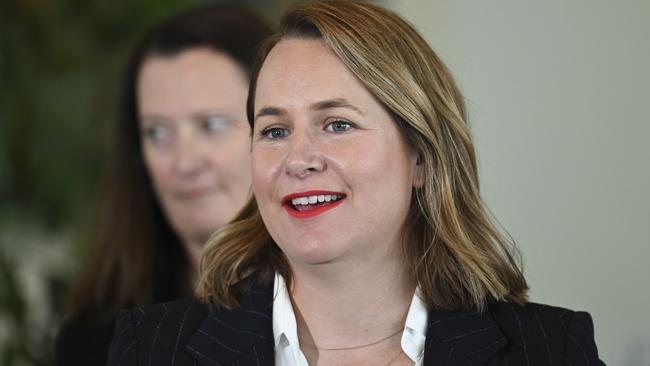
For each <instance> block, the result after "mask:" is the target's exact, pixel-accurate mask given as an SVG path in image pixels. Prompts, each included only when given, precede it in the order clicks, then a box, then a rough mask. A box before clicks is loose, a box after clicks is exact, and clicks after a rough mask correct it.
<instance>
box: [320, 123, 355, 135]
mask: <svg viewBox="0 0 650 366" xmlns="http://www.w3.org/2000/svg"><path fill="white" fill-rule="evenodd" d="M325 128H326V129H327V130H328V131H330V132H335V133H341V132H345V131H347V130H349V129H350V128H352V124H351V123H350V122H347V121H343V120H338V121H334V122H331V123H329V124H328V125H327V127H325Z"/></svg>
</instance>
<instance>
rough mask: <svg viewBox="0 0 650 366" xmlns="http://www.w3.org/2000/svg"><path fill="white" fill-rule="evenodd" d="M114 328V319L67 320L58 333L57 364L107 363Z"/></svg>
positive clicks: (96, 365)
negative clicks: (103, 320) (90, 321)
mask: <svg viewBox="0 0 650 366" xmlns="http://www.w3.org/2000/svg"><path fill="white" fill-rule="evenodd" d="M114 329H115V320H114V319H113V320H109V321H106V322H104V323H88V322H85V321H82V320H79V319H68V320H66V321H65V322H63V324H61V327H60V328H59V332H58V333H57V335H56V341H55V357H56V365H58V366H68V365H88V366H103V365H106V355H107V354H108V346H109V344H110V342H111V338H113V330H114Z"/></svg>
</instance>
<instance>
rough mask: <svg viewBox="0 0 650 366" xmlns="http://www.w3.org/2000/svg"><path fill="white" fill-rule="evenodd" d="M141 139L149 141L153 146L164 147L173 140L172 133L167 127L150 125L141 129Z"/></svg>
mask: <svg viewBox="0 0 650 366" xmlns="http://www.w3.org/2000/svg"><path fill="white" fill-rule="evenodd" d="M142 135H143V138H144V139H146V140H148V141H151V142H152V143H153V144H154V145H166V144H169V143H170V142H171V141H172V139H173V135H174V133H173V131H172V129H171V128H169V127H167V126H163V125H160V124H150V125H147V126H145V127H144V128H143V129H142Z"/></svg>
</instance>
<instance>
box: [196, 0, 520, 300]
mask: <svg viewBox="0 0 650 366" xmlns="http://www.w3.org/2000/svg"><path fill="white" fill-rule="evenodd" d="M300 37H302V38H317V39H321V40H322V41H323V42H324V43H325V44H326V45H327V46H328V47H329V48H330V49H331V50H332V51H333V52H334V53H335V54H336V55H337V56H338V57H339V59H340V60H341V61H342V62H343V63H344V64H345V65H346V66H347V67H348V69H349V70H350V71H351V72H352V73H353V74H354V75H355V76H356V77H357V78H358V79H359V80H360V81H361V83H362V84H363V85H364V86H365V87H366V88H367V89H368V90H369V91H370V92H371V93H372V94H374V95H375V97H377V99H378V100H379V101H380V102H381V103H382V104H383V105H384V106H386V107H387V108H388V109H389V110H390V111H391V112H392V114H393V116H394V119H395V121H396V123H397V125H398V127H399V129H400V130H401V132H402V134H403V136H404V138H405V140H406V141H407V142H408V143H409V144H410V145H411V146H413V148H414V150H415V151H416V152H417V153H418V155H419V164H420V166H421V168H422V173H423V175H422V177H423V184H422V185H421V187H419V188H414V194H413V199H412V203H411V208H410V211H409V214H408V217H407V225H406V228H405V231H404V233H403V250H404V256H405V258H406V264H407V266H408V268H409V269H410V271H411V275H412V277H413V279H414V280H415V281H416V282H417V283H418V284H419V286H420V288H421V290H422V297H423V300H424V301H425V302H426V303H427V305H428V306H429V307H430V308H432V309H441V310H442V309H444V310H461V309H462V310H470V309H472V310H481V309H483V308H484V307H485V305H486V304H487V303H488V302H491V301H500V300H506V301H511V302H515V303H519V304H522V303H524V302H525V301H526V293H527V290H528V286H527V284H526V281H525V279H524V277H523V275H522V272H521V270H520V269H519V266H518V259H519V255H518V252H517V250H516V247H515V246H514V243H513V242H512V240H510V239H509V238H508V237H507V236H506V235H504V234H502V233H501V232H500V231H499V229H498V228H497V226H496V225H495V224H494V222H493V221H492V219H491V216H490V214H489V212H488V210H487V208H486V207H485V205H484V203H483V200H482V199H481V196H480V192H479V179H478V169H477V163H476V155H475V151H474V145H473V143H472V139H471V136H470V131H469V127H468V124H467V117H466V111H465V105H464V101H463V96H462V95H461V93H460V91H459V90H458V87H457V86H456V83H455V81H454V79H453V77H452V75H451V73H450V72H449V70H448V69H447V67H446V66H445V65H444V64H443V62H442V61H441V60H440V59H439V58H438V56H437V55H436V54H435V52H434V51H433V50H432V49H431V48H430V47H429V45H428V44H427V43H426V41H425V40H424V39H423V38H422V37H421V36H420V35H419V34H418V33H417V32H416V31H415V30H414V29H413V28H412V27H411V26H410V25H409V24H408V23H407V22H406V21H404V20H403V19H402V18H401V17H399V16H398V15H396V14H394V13H392V12H390V11H388V10H386V9H383V8H381V7H378V6H376V5H372V4H368V3H365V2H356V1H317V2H312V3H308V4H304V5H300V6H298V7H296V8H294V9H293V10H292V11H290V12H289V13H287V14H286V15H285V16H284V18H283V20H282V23H281V31H280V33H279V34H278V35H276V36H275V37H273V38H272V39H270V40H269V41H268V42H267V45H266V47H265V48H263V49H262V50H261V51H262V52H261V54H260V58H259V60H258V63H257V64H256V66H255V67H254V69H253V71H252V76H251V87H250V90H249V97H248V98H249V99H248V106H247V109H248V110H247V112H248V119H249V123H250V124H251V125H252V124H253V122H254V121H253V119H254V103H255V86H256V81H257V77H258V75H259V72H260V69H261V66H262V64H263V62H264V59H265V58H266V56H267V55H268V53H269V52H270V50H271V48H273V46H274V45H275V44H277V42H278V41H280V40H281V39H286V38H300ZM275 271H277V272H279V273H280V274H282V275H283V276H284V277H285V279H287V280H288V281H290V280H291V271H290V268H289V265H288V263H287V261H286V259H285V257H284V255H283V254H282V252H281V251H280V249H279V248H278V246H277V245H276V244H275V243H274V242H273V240H272V239H271V237H270V235H269V233H268V232H267V230H266V228H265V227H264V224H263V222H262V218H261V216H260V213H259V210H258V209H257V205H256V203H255V201H254V199H251V200H250V201H249V202H248V204H247V205H246V207H245V208H244V209H243V210H242V211H241V212H240V214H239V215H238V217H236V218H235V220H234V221H233V223H232V224H231V225H229V226H227V227H226V228H224V229H222V230H221V231H219V232H217V233H216V234H215V235H214V236H213V237H212V238H211V239H210V240H209V241H208V244H207V245H206V248H205V250H204V253H203V258H202V261H201V268H200V280H199V286H198V293H199V296H200V297H201V298H203V299H204V300H206V301H208V300H210V301H212V302H214V303H216V304H219V305H222V306H225V307H228V308H232V307H235V306H237V293H236V291H235V288H236V285H237V283H238V282H240V281H241V280H242V279H243V278H245V277H247V276H248V275H250V274H251V273H253V272H255V273H256V275H255V278H257V279H259V280H262V281H263V282H266V283H269V282H270V281H272V275H273V273H274V272H275Z"/></svg>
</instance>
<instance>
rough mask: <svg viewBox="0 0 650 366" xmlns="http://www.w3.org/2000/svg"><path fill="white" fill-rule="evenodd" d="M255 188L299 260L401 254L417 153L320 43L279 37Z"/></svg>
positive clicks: (256, 141) (263, 91)
mask: <svg viewBox="0 0 650 366" xmlns="http://www.w3.org/2000/svg"><path fill="white" fill-rule="evenodd" d="M255 114H256V118H255V127H254V131H253V146H252V163H251V164H252V165H251V168H252V178H253V190H254V193H255V198H256V200H257V203H258V206H259V209H260V213H261V215H262V218H263V219H264V223H265V225H266V227H267V229H268V230H269V233H270V234H271V236H272V237H273V239H274V240H275V242H276V243H277V244H278V245H279V246H280V248H281V249H282V250H283V252H284V253H285V254H286V255H287V257H288V259H289V262H290V263H291V264H292V266H296V265H301V264H320V263H328V262H333V261H344V262H348V263H358V261H366V260H375V259H376V260H379V261H381V260H384V259H386V258H387V257H389V256H393V258H394V257H395V254H396V253H395V251H396V249H397V248H398V245H397V244H398V243H399V237H400V234H401V229H402V225H403V222H404V220H405V218H406V216H407V213H408V210H409V207H410V201H411V191H412V187H413V183H414V175H415V162H416V156H415V154H414V153H413V152H412V151H411V150H410V149H409V148H408V147H407V146H406V144H405V142H404V140H403V138H402V136H401V134H400V133H399V131H398V130H397V127H396V124H395V123H394V121H393V119H392V117H391V115H390V114H389V113H388V111H387V110H386V109H385V108H384V107H383V106H382V105H381V104H379V102H378V101H377V100H376V99H375V97H374V96H373V95H372V94H370V92H368V91H367V90H366V89H365V88H364V87H363V85H362V84H361V83H360V82H359V80H357V79H356V77H355V76H354V75H353V74H352V73H351V72H350V71H349V70H348V69H347V68H346V67H345V65H344V64H343V63H342V62H341V61H340V60H339V59H338V58H337V57H336V56H335V55H334V54H333V53H332V52H331V51H330V50H329V49H328V48H327V47H326V46H325V45H324V43H323V42H322V41H320V40H307V39H289V40H283V41H281V42H280V43H278V44H277V45H276V46H275V47H274V48H273V50H272V51H271V52H270V54H269V55H268V57H267V59H266V61H265V63H264V66H263V67H262V70H261V71H260V75H259V79H258V82H257V89H256V95H255Z"/></svg>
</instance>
